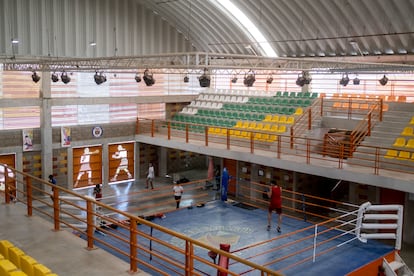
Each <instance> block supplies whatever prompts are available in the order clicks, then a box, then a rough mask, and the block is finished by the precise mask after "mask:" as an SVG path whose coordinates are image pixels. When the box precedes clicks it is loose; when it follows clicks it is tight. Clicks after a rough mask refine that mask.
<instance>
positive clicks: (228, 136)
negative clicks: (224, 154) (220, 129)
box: [226, 128, 230, 150]
mask: <svg viewBox="0 0 414 276" xmlns="http://www.w3.org/2000/svg"><path fill="white" fill-rule="evenodd" d="M226 136H227V149H228V150H229V149H230V131H229V129H228V128H226Z"/></svg>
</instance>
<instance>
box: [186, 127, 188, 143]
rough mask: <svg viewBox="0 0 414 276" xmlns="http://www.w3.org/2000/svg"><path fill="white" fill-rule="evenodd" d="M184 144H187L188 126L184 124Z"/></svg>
mask: <svg viewBox="0 0 414 276" xmlns="http://www.w3.org/2000/svg"><path fill="white" fill-rule="evenodd" d="M185 142H186V143H188V124H185Z"/></svg>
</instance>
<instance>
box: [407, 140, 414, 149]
mask: <svg viewBox="0 0 414 276" xmlns="http://www.w3.org/2000/svg"><path fill="white" fill-rule="evenodd" d="M405 147H406V148H410V149H414V139H410V140H408V142H407V144H406V145H405Z"/></svg>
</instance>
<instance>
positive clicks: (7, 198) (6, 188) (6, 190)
mask: <svg viewBox="0 0 414 276" xmlns="http://www.w3.org/2000/svg"><path fill="white" fill-rule="evenodd" d="M14 175H16V174H14ZM8 178H9V169H8V168H7V166H4V196H5V201H6V204H9V203H10V192H11V189H10V187H9V180H8Z"/></svg>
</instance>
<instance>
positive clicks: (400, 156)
mask: <svg viewBox="0 0 414 276" xmlns="http://www.w3.org/2000/svg"><path fill="white" fill-rule="evenodd" d="M410 158H411V154H410V153H409V152H408V151H403V150H402V151H400V153H399V154H398V157H397V159H399V160H408V159H410Z"/></svg>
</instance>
